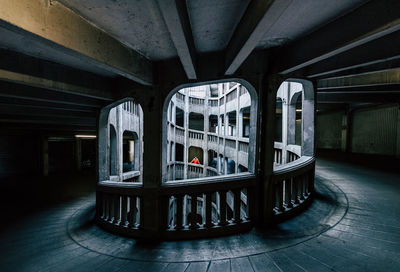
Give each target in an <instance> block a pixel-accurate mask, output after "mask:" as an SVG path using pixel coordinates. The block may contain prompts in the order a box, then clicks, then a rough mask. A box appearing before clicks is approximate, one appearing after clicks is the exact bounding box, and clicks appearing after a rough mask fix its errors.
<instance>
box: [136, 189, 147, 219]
mask: <svg viewBox="0 0 400 272" xmlns="http://www.w3.org/2000/svg"><path fill="white" fill-rule="evenodd" d="M137 199H138V202H139V214H138V215H137V216H136V217H137V218H136V221H137V223H138V224H139V227H141V225H142V222H143V217H144V216H145V215H144V213H143V206H144V205H143V197H141V196H140V197H139V196H138V197H137ZM136 205H137V204H136Z"/></svg>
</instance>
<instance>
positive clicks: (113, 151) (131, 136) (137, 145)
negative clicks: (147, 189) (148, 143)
mask: <svg viewBox="0 0 400 272" xmlns="http://www.w3.org/2000/svg"><path fill="white" fill-rule="evenodd" d="M142 131H143V111H142V108H141V107H140V105H139V104H137V103H135V102H134V101H133V99H128V98H127V99H123V100H120V101H117V102H114V103H112V104H110V105H108V106H106V107H104V108H103V109H102V111H101V113H100V120H99V135H98V154H99V155H98V156H99V166H98V167H99V180H100V181H113V182H116V181H125V182H127V181H135V182H136V181H141V180H142V177H141V171H142V160H143V159H142V158H143V154H142V150H143V133H142Z"/></svg>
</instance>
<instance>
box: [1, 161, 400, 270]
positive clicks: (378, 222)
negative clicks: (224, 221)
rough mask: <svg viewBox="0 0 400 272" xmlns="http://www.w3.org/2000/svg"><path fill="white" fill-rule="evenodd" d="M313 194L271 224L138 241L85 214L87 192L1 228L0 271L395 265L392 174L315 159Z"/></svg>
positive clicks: (397, 192)
mask: <svg viewBox="0 0 400 272" xmlns="http://www.w3.org/2000/svg"><path fill="white" fill-rule="evenodd" d="M316 190H317V194H316V199H315V200H314V202H313V203H312V204H311V206H310V208H309V209H308V210H307V211H305V212H303V213H302V214H301V215H299V216H297V217H295V218H293V219H291V220H289V221H286V222H284V223H282V224H280V225H278V226H276V228H274V229H270V230H265V229H254V230H252V231H250V232H249V233H245V234H241V235H234V236H229V237H223V238H217V239H203V240H195V241H181V242H160V243H152V244H148V243H144V242H136V241H135V240H133V239H129V238H123V237H119V236H116V235H113V234H110V233H107V232H105V231H103V230H101V229H99V228H98V227H97V226H95V225H94V224H93V223H92V218H93V212H94V203H93V202H94V194H93V193H90V194H87V195H82V194H81V195H79V197H78V198H75V199H68V200H65V201H63V202H62V203H57V204H54V205H51V207H41V208H40V209H39V210H37V211H36V212H32V213H30V214H29V215H23V217H22V218H20V219H19V220H17V221H13V222H12V224H9V225H8V226H7V227H6V228H3V231H2V233H1V235H0V252H1V255H0V270H1V271H99V272H100V271H399V269H400V215H399V211H400V197H399V196H400V174H399V173H398V172H393V171H392V172H391V171H387V170H386V171H383V170H379V169H373V168H372V167H365V166H360V165H357V164H352V163H348V162H347V163H343V162H340V161H335V160H327V159H318V160H317V169H316Z"/></svg>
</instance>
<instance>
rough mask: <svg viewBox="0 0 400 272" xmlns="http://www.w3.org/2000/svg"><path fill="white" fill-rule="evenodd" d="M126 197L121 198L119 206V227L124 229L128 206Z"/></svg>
mask: <svg viewBox="0 0 400 272" xmlns="http://www.w3.org/2000/svg"><path fill="white" fill-rule="evenodd" d="M127 198H128V196H126V195H123V196H122V204H121V222H120V223H119V225H120V226H122V227H125V226H126V221H127V210H128V209H127V208H128V207H127V206H128V199H127Z"/></svg>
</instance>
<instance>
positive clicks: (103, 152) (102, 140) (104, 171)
mask: <svg viewBox="0 0 400 272" xmlns="http://www.w3.org/2000/svg"><path fill="white" fill-rule="evenodd" d="M109 111H110V109H109V108H104V109H103V110H101V112H100V115H99V119H98V120H99V121H98V131H97V150H98V173H99V181H104V180H109V179H110V175H109V169H110V156H109V155H108V154H109V152H110V151H109V150H110V141H109V135H110V132H109V126H108V116H109Z"/></svg>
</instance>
